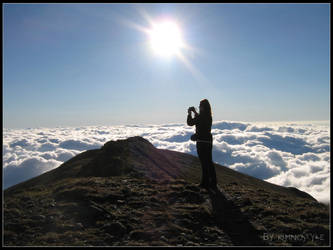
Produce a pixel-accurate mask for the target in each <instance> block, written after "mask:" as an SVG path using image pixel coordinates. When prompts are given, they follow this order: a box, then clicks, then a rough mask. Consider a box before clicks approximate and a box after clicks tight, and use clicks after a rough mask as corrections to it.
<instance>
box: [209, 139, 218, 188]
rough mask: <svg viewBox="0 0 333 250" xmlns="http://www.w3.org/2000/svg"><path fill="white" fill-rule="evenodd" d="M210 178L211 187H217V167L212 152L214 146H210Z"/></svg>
mask: <svg viewBox="0 0 333 250" xmlns="http://www.w3.org/2000/svg"><path fill="white" fill-rule="evenodd" d="M208 145H209V147H208V151H209V152H208V162H209V163H208V177H209V180H210V183H209V185H210V186H211V187H216V184H217V182H216V171H215V165H214V162H213V157H212V150H213V145H212V144H208Z"/></svg>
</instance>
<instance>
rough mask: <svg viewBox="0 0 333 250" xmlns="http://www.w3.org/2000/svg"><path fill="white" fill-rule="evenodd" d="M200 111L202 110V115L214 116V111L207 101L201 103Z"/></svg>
mask: <svg viewBox="0 0 333 250" xmlns="http://www.w3.org/2000/svg"><path fill="white" fill-rule="evenodd" d="M199 109H200V114H204V115H208V116H212V109H211V107H210V104H209V101H208V100H207V99H203V100H201V101H200V106H199Z"/></svg>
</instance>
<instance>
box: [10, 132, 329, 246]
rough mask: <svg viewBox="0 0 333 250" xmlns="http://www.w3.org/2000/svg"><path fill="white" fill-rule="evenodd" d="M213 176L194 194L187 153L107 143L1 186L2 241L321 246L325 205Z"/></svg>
mask: <svg viewBox="0 0 333 250" xmlns="http://www.w3.org/2000/svg"><path fill="white" fill-rule="evenodd" d="M216 173H217V178H218V183H219V187H220V190H219V191H217V192H212V191H207V190H203V189H199V188H198V187H197V183H199V181H200V175H201V167H200V162H199V160H198V158H197V157H194V156H192V155H189V154H184V153H180V152H175V151H170V150H163V149H157V148H155V147H154V146H153V145H152V144H151V143H150V142H148V141H147V140H145V139H144V138H142V137H131V138H128V139H126V140H118V141H110V142H108V143H106V144H105V145H104V146H103V147H102V148H101V149H97V150H89V151H86V152H83V153H81V154H79V155H77V156H76V157H73V158H72V159H70V160H69V161H67V162H65V163H64V164H62V165H61V166H60V167H58V168H56V169H54V170H52V171H49V172H47V173H45V174H42V175H40V176H38V177H35V178H33V179H30V180H28V181H25V182H22V183H20V184H17V185H15V186H13V187H10V188H8V189H7V190H5V192H4V200H5V204H4V211H5V212H4V219H5V228H4V229H5V237H4V240H5V245H327V244H328V228H329V222H328V207H327V206H325V205H323V204H320V203H318V202H317V201H316V200H315V199H314V198H313V197H311V196H310V195H309V194H307V193H305V192H301V191H299V190H297V189H295V188H286V187H281V186H278V185H274V184H271V183H268V182H265V181H262V180H259V179H257V178H254V177H251V176H248V175H245V174H242V173H239V172H236V171H234V170H231V169H229V168H227V167H224V166H221V165H218V164H216ZM268 234H270V235H273V237H271V238H269V239H268V238H267V235H268ZM281 235H297V237H298V238H297V239H296V240H295V239H288V238H287V239H285V238H286V237H284V238H283V237H281ZM314 235H315V236H317V238H318V239H316V240H314V237H313V236H314ZM274 236H275V237H274Z"/></svg>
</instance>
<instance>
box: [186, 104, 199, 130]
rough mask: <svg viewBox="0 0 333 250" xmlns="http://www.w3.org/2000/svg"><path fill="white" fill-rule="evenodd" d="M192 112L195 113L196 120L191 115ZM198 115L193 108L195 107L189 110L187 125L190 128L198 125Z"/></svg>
mask: <svg viewBox="0 0 333 250" xmlns="http://www.w3.org/2000/svg"><path fill="white" fill-rule="evenodd" d="M191 111H193V112H194V118H192V115H191ZM198 115H199V114H198V113H197V111H196V110H195V109H194V108H193V107H191V108H189V109H188V110H187V125H188V126H193V125H195V124H196V123H197V120H198V119H197V117H198Z"/></svg>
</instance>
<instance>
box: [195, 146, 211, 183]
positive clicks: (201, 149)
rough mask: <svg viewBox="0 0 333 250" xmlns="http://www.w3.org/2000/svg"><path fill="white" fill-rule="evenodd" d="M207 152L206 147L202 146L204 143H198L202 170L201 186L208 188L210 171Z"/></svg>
mask: <svg viewBox="0 0 333 250" xmlns="http://www.w3.org/2000/svg"><path fill="white" fill-rule="evenodd" d="M205 151H206V150H205V148H204V145H202V143H198V142H197V152H198V157H199V160H200V163H201V169H202V175H201V183H200V186H203V187H208V185H209V179H208V169H207V160H206V158H207V157H206V156H207V153H206V152H205Z"/></svg>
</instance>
